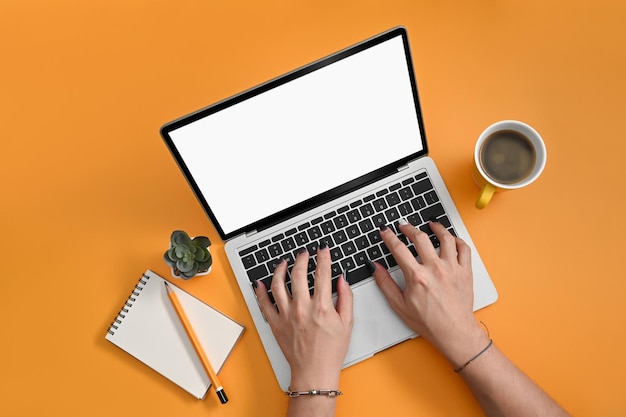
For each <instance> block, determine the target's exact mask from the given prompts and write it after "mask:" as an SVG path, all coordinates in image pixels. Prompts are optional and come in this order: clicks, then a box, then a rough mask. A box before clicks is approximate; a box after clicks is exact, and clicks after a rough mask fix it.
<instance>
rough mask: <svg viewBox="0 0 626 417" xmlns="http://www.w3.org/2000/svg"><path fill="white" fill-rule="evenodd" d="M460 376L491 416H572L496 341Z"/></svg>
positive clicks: (461, 372) (460, 373) (486, 412)
mask: <svg viewBox="0 0 626 417" xmlns="http://www.w3.org/2000/svg"><path fill="white" fill-rule="evenodd" d="M459 375H460V376H461V377H462V378H463V380H464V381H465V383H466V384H467V386H468V387H469V388H470V390H471V391H472V393H473V394H474V396H475V397H476V399H477V401H478V402H479V403H480V405H481V407H482V408H483V410H484V411H485V414H486V415H487V416H489V417H495V416H550V417H555V416H556V417H558V416H568V415H569V414H568V413H567V412H566V411H565V410H563V409H562V408H561V407H560V406H559V405H558V404H557V403H556V402H555V401H554V400H553V399H552V398H551V397H550V396H549V395H548V394H547V393H546V392H545V391H543V390H542V389H541V388H540V387H539V386H537V385H536V384H535V383H534V382H533V381H532V380H531V379H530V378H529V377H528V376H527V375H526V374H524V373H523V372H522V371H521V370H520V369H519V368H518V367H517V366H515V364H513V363H512V362H511V361H510V360H509V359H508V358H507V357H506V356H505V355H504V354H503V353H502V352H501V351H500V350H499V349H498V347H497V346H495V344H493V345H492V346H491V347H490V348H489V349H488V350H487V351H485V352H484V353H483V354H482V355H480V356H479V357H478V358H476V360H474V361H472V363H471V364H469V365H468V366H467V367H465V368H464V369H463V370H462V371H460V372H459Z"/></svg>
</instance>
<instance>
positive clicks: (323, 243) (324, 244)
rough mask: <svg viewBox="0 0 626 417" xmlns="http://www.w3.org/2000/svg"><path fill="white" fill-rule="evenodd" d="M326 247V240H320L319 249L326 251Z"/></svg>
mask: <svg viewBox="0 0 626 417" xmlns="http://www.w3.org/2000/svg"><path fill="white" fill-rule="evenodd" d="M327 247H328V242H326V240H322V241H321V242H320V249H326V248H327Z"/></svg>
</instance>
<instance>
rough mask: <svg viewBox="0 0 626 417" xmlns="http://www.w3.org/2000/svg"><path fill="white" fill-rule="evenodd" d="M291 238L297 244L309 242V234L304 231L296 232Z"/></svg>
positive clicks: (301, 244)
mask: <svg viewBox="0 0 626 417" xmlns="http://www.w3.org/2000/svg"><path fill="white" fill-rule="evenodd" d="M293 239H294V240H295V242H296V245H298V246H304V245H306V244H307V243H309V235H307V234H306V232H300V233H298V234H296V235H295V236H294V237H293Z"/></svg>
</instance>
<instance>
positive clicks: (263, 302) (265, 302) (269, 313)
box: [254, 280, 278, 323]
mask: <svg viewBox="0 0 626 417" xmlns="http://www.w3.org/2000/svg"><path fill="white" fill-rule="evenodd" d="M254 292H255V293H256V298H257V301H258V302H259V307H260V308H261V313H263V315H264V316H265V318H266V319H267V321H268V322H270V323H272V322H273V321H274V320H275V319H276V316H277V315H278V312H277V311H276V307H275V306H274V304H272V300H271V299H270V296H269V294H268V293H267V287H265V284H264V283H263V281H261V280H259V281H256V288H255V289H254Z"/></svg>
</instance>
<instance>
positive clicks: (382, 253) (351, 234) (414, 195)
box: [239, 172, 456, 302]
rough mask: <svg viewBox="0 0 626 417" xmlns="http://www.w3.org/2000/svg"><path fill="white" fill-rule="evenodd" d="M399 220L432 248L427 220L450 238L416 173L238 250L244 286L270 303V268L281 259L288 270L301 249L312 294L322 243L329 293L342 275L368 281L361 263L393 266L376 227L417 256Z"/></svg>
mask: <svg viewBox="0 0 626 417" xmlns="http://www.w3.org/2000/svg"><path fill="white" fill-rule="evenodd" d="M402 217H404V218H405V219H406V220H407V221H408V222H409V223H411V224H412V225H414V226H416V227H418V228H419V229H421V230H422V231H424V232H426V233H427V234H428V235H429V236H430V240H431V242H432V243H433V245H434V247H435V248H437V247H439V241H438V240H437V237H436V236H435V235H434V233H433V232H432V230H430V227H429V226H428V221H429V220H434V219H436V220H437V221H438V222H440V223H441V224H443V225H444V226H445V227H446V228H447V229H448V230H449V231H450V232H451V233H452V234H453V235H455V236H456V233H455V231H454V229H453V228H452V226H451V224H450V220H449V219H448V216H447V215H446V213H445V210H444V208H443V206H442V204H441V202H440V201H439V197H438V196H437V193H436V192H435V190H434V189H433V185H432V183H431V181H430V179H429V178H428V176H427V174H426V172H421V173H419V174H417V175H416V176H414V177H411V178H408V179H404V180H402V181H399V182H397V183H394V184H391V185H385V186H384V187H383V188H382V189H380V190H378V191H375V192H373V193H372V194H369V195H367V196H365V197H362V198H358V199H357V200H355V201H353V202H350V203H347V204H345V205H343V206H341V207H340V208H338V209H335V210H331V211H329V212H328V213H325V214H323V215H320V216H319V217H316V218H314V219H312V220H310V221H307V222H305V223H302V224H299V225H297V226H295V227H293V228H290V229H288V230H284V231H282V232H281V233H278V234H276V235H275V236H272V237H271V238H268V239H265V240H263V241H262V242H258V243H256V244H255V245H253V246H251V247H249V248H246V249H244V250H242V251H240V252H239V256H240V257H241V260H242V263H243V265H244V268H245V269H246V272H247V274H248V278H249V279H250V282H254V281H257V280H261V281H263V283H264V284H265V286H266V287H267V289H268V291H269V295H270V298H271V300H272V302H274V297H273V296H272V292H271V290H270V286H271V283H272V274H273V272H274V268H276V266H277V265H278V263H279V262H280V261H281V260H282V259H285V260H286V261H287V263H288V265H289V266H291V265H293V263H294V260H295V257H296V253H297V252H298V250H299V249H300V248H306V249H307V250H308V252H309V255H310V256H309V265H308V277H307V278H308V284H309V292H310V293H311V294H313V286H314V272H315V267H316V265H317V264H316V255H317V248H318V245H319V244H320V242H322V241H326V243H327V245H328V246H329V248H330V255H331V262H332V265H331V274H332V286H333V287H332V288H333V294H334V293H335V292H336V288H337V278H338V277H339V275H341V273H342V272H343V271H344V270H348V271H349V273H348V283H349V284H350V285H354V284H356V283H358V282H360V281H362V280H364V279H366V278H369V277H370V276H371V275H370V273H369V271H368V270H367V268H366V266H365V260H366V259H369V260H371V261H376V262H378V263H380V264H381V265H383V266H385V267H386V268H387V269H390V268H392V267H394V266H396V265H397V263H396V261H395V259H394V258H393V256H392V255H391V253H390V252H389V250H388V249H387V246H386V245H385V244H384V243H383V242H382V240H381V238H380V233H379V227H380V226H384V225H386V226H387V227H389V228H391V229H392V230H393V231H394V232H395V233H396V234H398V237H399V238H400V239H401V240H402V241H403V242H404V243H406V244H407V246H408V248H409V250H411V252H412V253H413V255H414V256H417V252H416V250H415V247H414V246H413V244H412V243H411V242H410V241H409V240H408V239H407V238H406V237H405V236H404V235H403V234H401V233H400V232H399V230H398V220H399V219H400V218H402ZM287 274H288V276H287V277H286V285H287V289H288V291H290V292H291V276H290V274H291V269H290V268H288V273H287Z"/></svg>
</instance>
